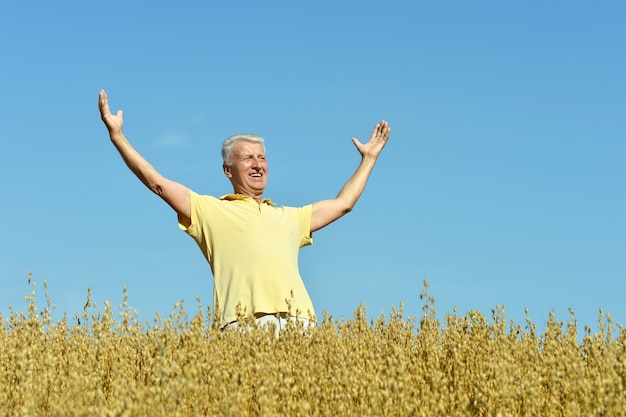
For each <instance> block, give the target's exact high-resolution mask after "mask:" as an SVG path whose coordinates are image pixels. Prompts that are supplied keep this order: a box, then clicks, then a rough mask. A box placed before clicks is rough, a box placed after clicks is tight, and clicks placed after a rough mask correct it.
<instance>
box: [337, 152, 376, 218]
mask: <svg viewBox="0 0 626 417" xmlns="http://www.w3.org/2000/svg"><path fill="white" fill-rule="evenodd" d="M375 164H376V158H374V157H371V156H365V157H363V158H362V159H361V163H360V164H359V166H358V167H357V169H356V171H355V172H354V174H352V176H351V177H350V179H349V180H348V181H347V182H346V183H345V185H344V186H343V187H342V188H341V190H340V191H339V193H338V194H337V197H335V199H336V200H338V201H340V202H341V203H342V205H343V206H344V211H345V212H346V213H347V212H349V211H351V210H352V209H353V208H354V206H355V204H356V202H357V201H358V200H359V198H360V197H361V194H362V193H363V190H365V186H366V184H367V181H368V179H369V177H370V174H371V173H372V170H373V169H374V165H375Z"/></svg>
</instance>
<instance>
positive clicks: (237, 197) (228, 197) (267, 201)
mask: <svg viewBox="0 0 626 417" xmlns="http://www.w3.org/2000/svg"><path fill="white" fill-rule="evenodd" d="M220 200H226V201H233V200H252V201H254V199H253V198H252V197H249V196H247V195H243V194H226V195H223V196H221V197H220ZM255 203H256V201H255ZM261 203H263V204H267V205H268V206H272V207H273V206H275V205H276V204H274V202H273V201H272V200H270V199H269V198H264V199H263V201H261Z"/></svg>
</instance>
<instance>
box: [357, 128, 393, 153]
mask: <svg viewBox="0 0 626 417" xmlns="http://www.w3.org/2000/svg"><path fill="white" fill-rule="evenodd" d="M390 133H391V129H390V128H389V124H388V123H387V122H386V121H385V120H382V121H381V122H380V123H378V124H377V125H376V126H374V130H373V131H372V135H371V136H370V140H369V141H368V142H367V143H361V142H359V140H358V139H356V138H352V142H353V143H354V146H356V148H357V149H358V151H359V153H360V154H361V156H363V157H366V156H371V157H374V158H378V155H379V154H380V151H382V150H383V148H384V147H385V145H386V144H387V140H388V139H389V134H390Z"/></svg>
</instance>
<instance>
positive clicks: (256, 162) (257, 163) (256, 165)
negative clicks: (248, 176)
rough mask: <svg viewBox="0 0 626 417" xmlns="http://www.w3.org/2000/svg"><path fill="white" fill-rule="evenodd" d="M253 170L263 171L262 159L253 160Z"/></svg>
mask: <svg viewBox="0 0 626 417" xmlns="http://www.w3.org/2000/svg"><path fill="white" fill-rule="evenodd" d="M252 168H255V169H261V159H260V158H256V157H255V158H252Z"/></svg>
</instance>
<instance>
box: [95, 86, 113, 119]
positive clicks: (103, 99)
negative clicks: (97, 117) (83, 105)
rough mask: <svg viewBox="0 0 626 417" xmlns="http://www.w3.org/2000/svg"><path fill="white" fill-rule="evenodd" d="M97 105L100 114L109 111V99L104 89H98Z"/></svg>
mask: <svg viewBox="0 0 626 417" xmlns="http://www.w3.org/2000/svg"><path fill="white" fill-rule="evenodd" d="M98 107H100V113H102V115H105V114H107V113H111V110H110V109H109V100H108V98H107V93H105V92H104V90H100V95H99V100H98Z"/></svg>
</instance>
